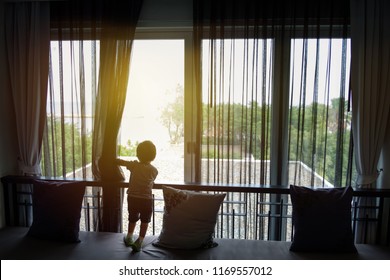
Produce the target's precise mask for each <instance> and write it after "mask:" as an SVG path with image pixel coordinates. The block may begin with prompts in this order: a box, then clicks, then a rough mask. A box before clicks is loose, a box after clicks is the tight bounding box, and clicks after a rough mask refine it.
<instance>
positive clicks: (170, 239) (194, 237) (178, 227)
mask: <svg viewBox="0 0 390 280" xmlns="http://www.w3.org/2000/svg"><path fill="white" fill-rule="evenodd" d="M163 194H164V203H165V207H164V216H163V227H162V230H161V233H160V236H159V238H158V241H157V242H156V243H154V245H156V246H161V247H166V248H175V249H198V248H210V247H215V246H216V245H217V243H215V242H214V241H213V237H212V236H213V233H214V229H215V224H216V222H217V216H218V211H219V208H220V206H221V203H222V202H223V200H224V198H225V196H226V194H207V193H202V192H195V191H185V190H178V189H174V188H171V187H167V186H164V187H163Z"/></svg>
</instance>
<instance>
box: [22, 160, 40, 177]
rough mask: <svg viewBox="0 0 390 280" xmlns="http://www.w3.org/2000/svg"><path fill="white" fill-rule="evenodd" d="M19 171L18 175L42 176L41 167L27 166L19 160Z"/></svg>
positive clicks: (37, 165) (38, 165)
mask: <svg viewBox="0 0 390 280" xmlns="http://www.w3.org/2000/svg"><path fill="white" fill-rule="evenodd" d="M19 170H20V173H21V174H22V175H24V176H40V175H42V170H41V165H40V164H35V165H27V164H24V163H23V162H22V161H21V160H19Z"/></svg>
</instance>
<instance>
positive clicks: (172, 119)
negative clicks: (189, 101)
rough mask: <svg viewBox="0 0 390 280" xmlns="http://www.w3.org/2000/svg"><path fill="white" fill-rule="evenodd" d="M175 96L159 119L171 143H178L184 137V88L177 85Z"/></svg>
mask: <svg viewBox="0 0 390 280" xmlns="http://www.w3.org/2000/svg"><path fill="white" fill-rule="evenodd" d="M175 93H176V98H175V100H174V101H173V102H171V103H169V104H168V105H167V106H166V107H165V108H164V109H163V111H162V113H161V121H162V123H163V125H164V126H165V127H166V128H167V130H168V133H169V139H170V142H171V144H178V143H180V142H181V141H182V139H183V137H184V89H183V86H182V85H179V84H178V85H177V87H176V90H175Z"/></svg>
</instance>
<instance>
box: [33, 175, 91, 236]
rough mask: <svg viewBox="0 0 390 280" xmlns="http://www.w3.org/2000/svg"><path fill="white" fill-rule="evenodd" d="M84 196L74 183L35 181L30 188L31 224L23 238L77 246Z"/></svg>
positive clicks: (83, 189) (80, 187) (82, 190)
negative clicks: (31, 202) (73, 243)
mask: <svg viewBox="0 0 390 280" xmlns="http://www.w3.org/2000/svg"><path fill="white" fill-rule="evenodd" d="M84 192H85V187H84V186H83V185H81V184H80V183H77V182H48V181H40V180H37V181H36V182H35V183H34V188H33V223H32V225H31V227H30V229H29V231H28V233H27V235H29V236H34V237H38V238H42V239H50V240H58V241H65V242H79V241H80V240H79V229H80V217H81V204H82V200H83V196H84Z"/></svg>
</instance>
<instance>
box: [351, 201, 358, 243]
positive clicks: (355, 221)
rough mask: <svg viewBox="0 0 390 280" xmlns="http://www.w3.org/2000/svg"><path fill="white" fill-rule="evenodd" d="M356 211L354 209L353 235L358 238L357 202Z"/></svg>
mask: <svg viewBox="0 0 390 280" xmlns="http://www.w3.org/2000/svg"><path fill="white" fill-rule="evenodd" d="M353 205H354V209H353V226H352V234H353V236H354V237H356V226H357V207H356V205H357V202H356V201H354V202H353Z"/></svg>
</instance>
